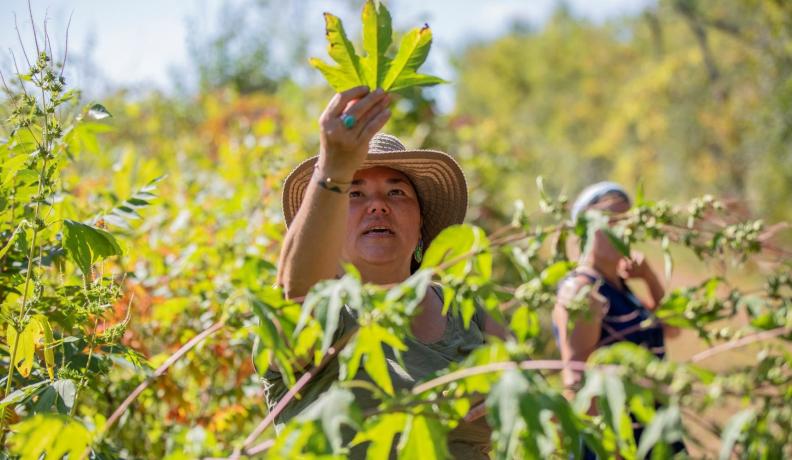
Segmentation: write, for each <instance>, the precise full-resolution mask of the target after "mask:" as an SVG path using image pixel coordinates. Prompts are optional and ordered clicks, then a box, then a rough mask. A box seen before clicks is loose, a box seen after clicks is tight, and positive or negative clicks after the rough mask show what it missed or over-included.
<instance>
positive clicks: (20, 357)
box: [6, 320, 42, 377]
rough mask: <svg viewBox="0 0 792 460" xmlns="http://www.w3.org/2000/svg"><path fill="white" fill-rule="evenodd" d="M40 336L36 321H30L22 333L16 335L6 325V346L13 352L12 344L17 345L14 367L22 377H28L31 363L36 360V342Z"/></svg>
mask: <svg viewBox="0 0 792 460" xmlns="http://www.w3.org/2000/svg"><path fill="white" fill-rule="evenodd" d="M41 336H42V330H41V325H40V324H39V322H38V321H36V320H31V321H30V322H29V323H28V324H27V325H26V326H25V329H24V330H23V331H22V333H18V331H17V330H16V329H14V327H13V326H12V325H11V324H9V325H8V329H7V330H6V337H7V339H8V345H9V348H10V349H12V350H13V347H14V343H16V344H17V348H16V354H15V355H14V366H15V367H16V368H17V370H18V371H19V373H20V374H22V377H27V376H29V375H30V370H31V369H32V368H33V362H34V361H35V358H36V355H35V353H36V342H37V341H38V340H39V338H41ZM12 352H13V351H12Z"/></svg>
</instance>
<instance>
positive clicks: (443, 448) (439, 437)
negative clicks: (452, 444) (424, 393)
mask: <svg viewBox="0 0 792 460" xmlns="http://www.w3.org/2000/svg"><path fill="white" fill-rule="evenodd" d="M447 431H448V430H447V428H446V427H445V426H443V424H442V423H440V421H439V420H438V419H436V418H429V417H426V416H423V415H414V416H410V417H409V418H408V420H407V426H406V427H405V429H404V433H403V434H402V437H401V441H400V442H399V460H439V459H445V458H449V456H448V446H447V445H446V432H447Z"/></svg>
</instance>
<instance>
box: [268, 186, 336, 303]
mask: <svg viewBox="0 0 792 460" xmlns="http://www.w3.org/2000/svg"><path fill="white" fill-rule="evenodd" d="M348 207H349V197H348V196H347V194H346V193H337V192H333V191H330V190H326V189H324V188H321V187H319V186H318V185H317V184H316V181H315V180H312V181H311V183H310V184H309V185H308V188H307V190H306V193H305V198H304V200H303V203H302V205H301V206H300V209H299V211H298V212H297V215H296V216H295V218H294V221H293V222H292V225H291V227H290V228H289V231H288V232H287V233H286V237H285V239H284V242H283V250H282V251H281V255H280V263H279V264H278V283H279V284H280V285H282V286H283V288H284V291H285V293H286V296H287V297H288V298H295V297H302V296H304V295H305V294H306V293H307V292H308V290H309V289H310V288H311V286H313V285H314V284H316V283H317V282H318V281H321V280H325V279H330V278H333V277H335V276H336V275H337V274H338V271H339V267H340V259H341V250H342V246H343V241H344V236H345V235H344V234H345V232H346V220H347V213H348V212H349V209H348Z"/></svg>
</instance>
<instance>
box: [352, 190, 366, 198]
mask: <svg viewBox="0 0 792 460" xmlns="http://www.w3.org/2000/svg"><path fill="white" fill-rule="evenodd" d="M361 196H363V193H361V192H360V191H359V190H352V191H351V192H349V198H358V197H361Z"/></svg>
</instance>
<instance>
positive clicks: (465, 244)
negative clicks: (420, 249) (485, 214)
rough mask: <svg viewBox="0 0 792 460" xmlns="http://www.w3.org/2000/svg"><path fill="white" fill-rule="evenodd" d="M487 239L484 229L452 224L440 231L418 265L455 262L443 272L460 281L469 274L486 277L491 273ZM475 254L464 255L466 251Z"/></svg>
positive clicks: (435, 265) (426, 265) (426, 266)
mask: <svg viewBox="0 0 792 460" xmlns="http://www.w3.org/2000/svg"><path fill="white" fill-rule="evenodd" d="M488 248H489V240H488V239H487V236H486V234H485V233H484V230H482V229H480V228H479V227H475V226H472V225H468V224H462V225H452V226H450V227H447V228H446V229H444V230H443V231H442V232H440V234H439V235H437V237H435V239H434V240H433V241H432V244H431V245H430V246H429V249H427V250H426V253H425V254H424V258H423V262H422V263H421V268H432V267H437V266H439V265H442V264H444V263H446V262H451V261H456V263H454V264H453V265H451V266H450V267H447V268H446V269H445V270H443V273H444V274H446V275H448V276H450V277H452V278H454V279H455V280H458V281H460V280H462V279H463V278H464V277H465V276H467V275H468V274H470V273H475V274H477V275H479V276H481V277H482V278H483V279H484V280H488V279H489V278H490V276H491V275H492V254H490V253H489V251H488ZM471 252H473V253H476V254H475V256H473V255H471V256H469V257H465V255H468V254H469V253H471Z"/></svg>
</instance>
